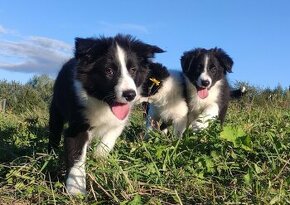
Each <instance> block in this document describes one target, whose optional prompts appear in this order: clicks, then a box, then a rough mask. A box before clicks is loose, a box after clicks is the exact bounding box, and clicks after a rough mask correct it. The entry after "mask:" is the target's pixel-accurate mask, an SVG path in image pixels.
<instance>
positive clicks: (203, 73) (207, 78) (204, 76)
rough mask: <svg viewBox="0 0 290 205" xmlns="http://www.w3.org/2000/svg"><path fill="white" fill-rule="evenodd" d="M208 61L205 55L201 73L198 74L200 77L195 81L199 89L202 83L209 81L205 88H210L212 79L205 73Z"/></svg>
mask: <svg viewBox="0 0 290 205" xmlns="http://www.w3.org/2000/svg"><path fill="white" fill-rule="evenodd" d="M208 61H209V57H208V55H205V58H204V67H203V72H202V73H201V74H200V76H199V77H198V79H197V85H198V86H199V87H204V86H203V85H202V81H205V80H207V81H209V85H208V86H207V87H210V86H211V83H212V79H211V77H210V76H209V75H208V71H207V67H208Z"/></svg>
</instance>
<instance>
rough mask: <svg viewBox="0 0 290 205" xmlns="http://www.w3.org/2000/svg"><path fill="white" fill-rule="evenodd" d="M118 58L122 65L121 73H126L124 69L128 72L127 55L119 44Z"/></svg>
mask: <svg viewBox="0 0 290 205" xmlns="http://www.w3.org/2000/svg"><path fill="white" fill-rule="evenodd" d="M116 57H117V59H118V60H119V63H120V65H121V70H122V71H121V72H124V69H125V70H126V71H127V68H126V53H125V52H124V50H123V49H122V48H121V47H120V46H119V45H118V44H117V52H116Z"/></svg>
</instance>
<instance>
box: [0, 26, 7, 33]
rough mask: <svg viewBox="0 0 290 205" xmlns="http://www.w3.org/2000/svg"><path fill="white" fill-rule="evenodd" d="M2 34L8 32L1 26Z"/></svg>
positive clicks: (0, 31)
mask: <svg viewBox="0 0 290 205" xmlns="http://www.w3.org/2000/svg"><path fill="white" fill-rule="evenodd" d="M1 33H7V30H6V29H5V28H4V27H3V26H1V25H0V34H1Z"/></svg>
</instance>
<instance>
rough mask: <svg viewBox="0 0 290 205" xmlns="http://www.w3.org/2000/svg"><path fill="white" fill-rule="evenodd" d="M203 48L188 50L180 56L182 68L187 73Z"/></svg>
mask: <svg viewBox="0 0 290 205" xmlns="http://www.w3.org/2000/svg"><path fill="white" fill-rule="evenodd" d="M202 50H203V49H202V48H196V49H193V50H190V51H186V52H184V53H183V55H182V56H181V58H180V63H181V68H182V71H183V72H184V73H187V72H188V71H189V69H190V67H191V65H192V64H193V63H194V60H195V59H197V58H198V56H199V55H200V53H201V52H202Z"/></svg>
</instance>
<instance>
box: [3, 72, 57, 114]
mask: <svg viewBox="0 0 290 205" xmlns="http://www.w3.org/2000/svg"><path fill="white" fill-rule="evenodd" d="M52 87H53V80H51V79H50V78H49V77H48V76H46V75H43V76H34V77H33V78H32V79H31V80H30V81H29V82H28V83H27V84H25V85H22V84H20V83H18V82H15V81H12V82H7V81H0V99H6V100H7V109H8V110H10V111H12V112H13V113H18V114H21V113H25V112H32V111H41V110H44V111H47V108H48V103H49V102H50V98H51V93H52Z"/></svg>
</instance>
